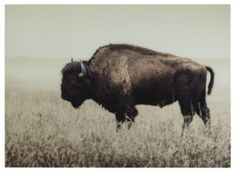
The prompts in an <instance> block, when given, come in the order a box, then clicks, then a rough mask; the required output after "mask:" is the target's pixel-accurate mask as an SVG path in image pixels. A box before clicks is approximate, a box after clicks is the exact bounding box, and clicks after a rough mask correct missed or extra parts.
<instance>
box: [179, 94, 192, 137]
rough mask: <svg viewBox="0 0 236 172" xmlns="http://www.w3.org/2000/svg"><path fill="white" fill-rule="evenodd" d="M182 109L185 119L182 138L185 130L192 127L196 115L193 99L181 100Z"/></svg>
mask: <svg viewBox="0 0 236 172" xmlns="http://www.w3.org/2000/svg"><path fill="white" fill-rule="evenodd" d="M179 105H180V109H181V112H182V115H183V118H184V121H183V125H182V133H181V137H182V136H183V135H184V130H185V129H186V128H187V129H188V127H189V125H190V123H191V122H192V120H193V116H194V114H195V106H194V105H193V103H192V101H191V98H188V97H183V98H181V99H179Z"/></svg>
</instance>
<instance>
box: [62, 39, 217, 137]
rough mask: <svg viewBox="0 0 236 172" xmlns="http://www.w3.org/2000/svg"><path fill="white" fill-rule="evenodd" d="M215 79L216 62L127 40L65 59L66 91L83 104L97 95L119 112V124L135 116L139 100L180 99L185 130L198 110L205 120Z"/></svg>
mask: <svg viewBox="0 0 236 172" xmlns="http://www.w3.org/2000/svg"><path fill="white" fill-rule="evenodd" d="M207 71H208V72H209V73H210V76H211V77H210V82H209V85H208V92H207V93H208V94H211V90H212V87H213V83H214V72H213V70H212V68H210V67H208V66H204V65H201V64H198V63H196V62H194V61H192V60H190V59H188V58H183V57H178V56H175V55H172V54H167V53H162V52H157V51H153V50H150V49H147V48H143V47H139V46H134V45H128V44H109V45H106V46H102V47H100V48H99V49H97V51H96V52H95V53H94V54H93V56H92V58H91V59H90V60H88V61H80V62H78V61H77V62H73V61H71V62H70V63H68V64H66V65H65V67H64V68H63V69H62V75H63V76H62V83H61V97H62V99H64V100H67V101H69V102H71V104H72V106H73V107H74V108H78V107H79V106H80V105H81V104H82V103H83V102H84V101H85V100H86V99H93V100H94V101H95V102H97V103H98V104H100V105H102V106H103V107H104V108H105V109H107V110H108V111H110V112H112V113H114V114H115V116H116V121H117V129H119V128H120V127H121V124H122V123H124V122H128V124H129V125H128V126H129V127H130V126H131V124H132V123H133V122H134V121H135V117H136V116H137V115H138V111H137V109H136V107H135V105H138V104H145V105H158V106H160V107H163V106H166V105H169V104H171V103H173V102H175V101H178V103H179V106H180V109H181V112H182V115H183V118H184V122H183V126H182V134H183V131H184V129H185V128H188V126H189V124H190V123H191V121H192V119H193V116H194V114H195V113H197V114H198V115H199V117H200V118H201V119H202V120H203V122H204V124H205V125H206V126H209V125H210V112H209V108H208V107H207V103H206V79H207Z"/></svg>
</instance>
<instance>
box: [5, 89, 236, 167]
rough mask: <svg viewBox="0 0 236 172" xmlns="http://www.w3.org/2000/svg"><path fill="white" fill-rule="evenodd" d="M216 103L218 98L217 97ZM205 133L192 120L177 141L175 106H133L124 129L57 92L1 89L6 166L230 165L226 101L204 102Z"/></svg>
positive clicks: (102, 112) (178, 124)
mask: <svg viewBox="0 0 236 172" xmlns="http://www.w3.org/2000/svg"><path fill="white" fill-rule="evenodd" d="M218 100H219V99H218ZM209 106H210V109H211V117H212V120H211V122H212V127H211V130H210V131H208V130H206V129H205V127H204V125H203V122H202V121H201V120H200V119H199V117H197V116H195V117H194V120H193V122H192V123H191V126H190V128H189V130H188V131H187V132H186V133H185V135H184V137H183V138H181V137H180V134H181V126H182V121H183V119H182V115H181V113H180V110H179V107H178V104H176V103H175V104H173V105H170V106H167V107H164V108H162V109H160V108H158V107H152V106H138V110H139V115H138V117H137V119H136V122H135V124H134V125H133V126H132V128H131V129H130V130H128V129H126V128H125V127H124V128H123V129H122V130H120V131H119V132H116V130H115V128H116V122H115V117H114V115H113V114H111V113H109V112H107V111H106V110H104V109H102V108H101V107H100V106H98V105H97V104H95V103H94V102H93V101H91V100H88V101H86V102H85V103H84V104H83V105H82V106H81V107H80V108H79V109H73V108H72V106H71V105H70V104H69V103H68V102H65V101H63V100H62V99H61V98H60V93H59V92H57V91H46V90H44V91H43V90H41V91H40V90H37V91H36V90H33V89H26V88H17V87H15V88H14V87H12V88H9V89H6V118H5V120H6V121H5V122H6V123H5V128H6V131H5V132H6V138H5V149H6V151H5V156H6V159H5V160H6V162H5V163H6V164H5V165H6V166H7V167H230V150H231V148H230V110H229V103H228V102H224V100H222V101H213V100H211V101H210V103H209Z"/></svg>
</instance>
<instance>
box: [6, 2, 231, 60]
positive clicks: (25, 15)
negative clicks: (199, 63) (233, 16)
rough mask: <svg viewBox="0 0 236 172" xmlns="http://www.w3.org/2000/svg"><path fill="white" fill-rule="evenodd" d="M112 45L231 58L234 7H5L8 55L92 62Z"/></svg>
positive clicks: (195, 56) (188, 54)
mask: <svg viewBox="0 0 236 172" xmlns="http://www.w3.org/2000/svg"><path fill="white" fill-rule="evenodd" d="M109 43H129V44H136V45H140V46H144V47H147V48H151V49H153V50H157V51H162V52H169V53H173V54H176V55H180V56H186V57H194V58H197V57H199V58H206V57H211V58H219V57H224V58H228V57H230V6H229V5H208V6H207V5H204V6H200V5H194V6H193V5H188V6H184V5H171V6H170V5H168V6H164V5H155V6H121V5H119V6H102V5H99V6H81V5H80V6H79V5H69V6H64V5H51V6H50V5H46V6H43V5H41V6H39V5H33V6H32V5H26V6H23V5H21V6H19V5H15V6H13V5H7V6H6V56H7V57H16V56H20V57H25V56H26V57H53V58H56V57H65V58H70V57H74V58H77V59H78V58H80V59H87V58H90V57H91V56H92V54H93V53H94V51H95V50H96V49H97V48H98V47H99V46H102V45H105V44H109Z"/></svg>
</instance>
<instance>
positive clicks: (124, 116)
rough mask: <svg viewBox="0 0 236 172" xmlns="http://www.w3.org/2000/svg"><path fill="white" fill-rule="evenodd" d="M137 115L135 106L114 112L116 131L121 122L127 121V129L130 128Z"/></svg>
mask: <svg viewBox="0 0 236 172" xmlns="http://www.w3.org/2000/svg"><path fill="white" fill-rule="evenodd" d="M137 115H138V111H137V109H136V108H135V107H133V108H127V109H126V110H125V111H124V112H123V113H116V122H117V128H116V130H117V131H118V130H119V129H120V128H121V125H122V124H123V123H127V124H128V129H130V127H131V126H132V124H133V123H134V121H135V117H136V116H137Z"/></svg>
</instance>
